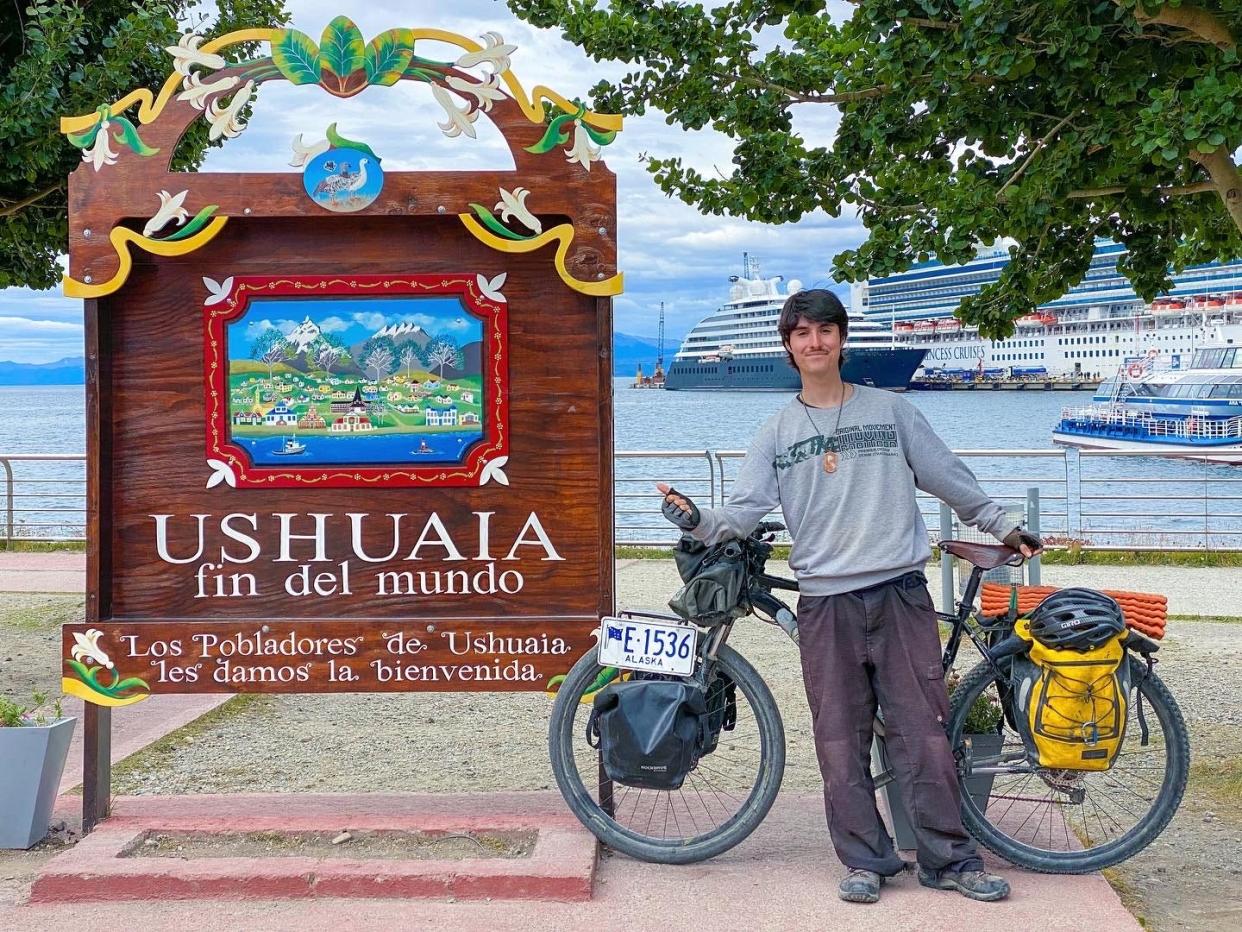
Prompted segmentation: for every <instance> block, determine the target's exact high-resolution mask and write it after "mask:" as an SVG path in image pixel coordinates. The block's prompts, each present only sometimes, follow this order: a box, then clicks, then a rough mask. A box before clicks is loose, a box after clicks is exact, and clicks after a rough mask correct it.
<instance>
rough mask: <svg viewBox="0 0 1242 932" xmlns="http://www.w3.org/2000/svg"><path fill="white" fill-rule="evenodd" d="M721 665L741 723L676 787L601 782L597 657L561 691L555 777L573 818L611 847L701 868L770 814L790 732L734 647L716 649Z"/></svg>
mask: <svg viewBox="0 0 1242 932" xmlns="http://www.w3.org/2000/svg"><path fill="white" fill-rule="evenodd" d="M715 664H716V667H715V668H716V669H718V670H719V671H720V672H723V673H725V674H727V675H728V676H729V677H730V678H731V679H732V680H733V682H734V683H736V684H737V689H736V702H737V721H736V724H735V725H734V727H733V728H732V729H731V730H727V731H723V732H721V735H720V742H719V744H718V745H717V747H716V749H715V750H714V751H712V752H711V753H710V754H708V755H706V756H704V757H703V758H702V759H701V760H700V761H699V763H698V764H697V765H696V767H695V768H694V770H693V771H691V772H690V774H689V775H688V776H687V777H686V781H685V783H683V784H682V786H681V788H680V789H678V790H651V789H638V788H635V787H629V786H623V785H621V784H616V783H610V782H608V781H606V780H605V779H604V776H603V774H602V771H601V768H600V763H599V752H598V751H597V750H596V749H595V748H592V747H591V746H590V745H589V744H588V743H587V720H588V718H589V717H590V714H591V708H592V700H591V698H590V697H589V696H586V691H587V689H588V688H590V686H591V685H592V684H593V683H594V682H595V680H596V677H597V676H598V675H599V673H600V671H601V670H602V667H600V666H599V664H597V663H596V662H595V651H594V650H592V651H590V652H589V653H588V654H587V655H586V656H584V657H583V658H582V659H581V660H579V661H578V662H577V663H576V664H575V665H574V667H573V669H572V670H570V671H569V674H568V675H567V676H566V678H565V680H564V682H563V683H562V684H561V688H560V691H559V692H558V693H557V695H556V701H555V702H554V703H553V705H552V720H551V723H550V725H549V730H548V752H549V755H550V757H551V762H552V772H553V774H554V775H555V776H556V783H557V786H558V787H559V788H560V791H561V795H562V796H564V797H565V802H566V803H567V804H568V805H569V808H570V809H571V810H572V811H573V813H574V815H576V816H577V817H578V819H579V820H580V821H581V822H582V824H583V825H585V826H586V827H587V828H588V829H590V831H591V832H592V833H593V834H594V835H595V837H596V838H598V839H599V840H600V841H602V842H603V843H604V844H606V845H608V846H609V847H610V848H613V849H614V850H616V851H620V852H622V853H624V854H628V855H630V856H631V857H634V858H638V859H639V860H642V861H652V862H655V863H658V864H689V863H692V862H695V861H703V860H706V859H707V858H712V857H715V856H716V855H718V854H720V853H721V852H724V851H727V850H728V849H730V848H732V847H733V846H734V845H736V844H737V843H738V842H740V841H742V840H743V839H744V838H746V837H747V836H748V835H749V834H750V833H751V832H753V831H754V830H755V828H756V827H757V826H758V825H759V823H760V822H762V821H763V818H764V816H766V815H767V814H768V810H769V809H771V808H772V803H773V802H774V801H775V800H776V794H777V791H778V790H780V787H781V778H782V777H783V776H784V772H785V729H784V726H783V725H782V723H781V717H780V712H779V710H778V709H777V707H776V700H775V699H773V698H772V693H771V691H770V690H769V689H768V687H767V684H766V683H764V681H763V679H762V678H761V677H760V676H759V674H758V672H757V671H756V670H755V668H754V667H752V666H751V665H750V664H749V663H748V662H747V661H746V660H745V659H743V657H742V656H741V654H739V653H737V651H735V650H733V649H732V648H731V647H729V646H728V645H723V646H722V647H721V648H720V649H719V651H718V652H717V658H716V661H715ZM718 698H719V699H720V701H723V698H722V697H718ZM708 711H709V713H710V712H711V711H712V710H711V709H709V710H708Z"/></svg>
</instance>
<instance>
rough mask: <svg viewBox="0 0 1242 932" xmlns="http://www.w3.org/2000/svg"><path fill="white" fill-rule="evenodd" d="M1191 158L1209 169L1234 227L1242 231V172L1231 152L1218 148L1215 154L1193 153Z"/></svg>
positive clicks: (1221, 147)
mask: <svg viewBox="0 0 1242 932" xmlns="http://www.w3.org/2000/svg"><path fill="white" fill-rule="evenodd" d="M1190 157H1191V159H1192V160H1194V161H1196V162H1198V163H1199V164H1200V165H1202V166H1203V167H1204V168H1206V169H1207V173H1208V174H1209V175H1210V176H1211V177H1212V183H1213V186H1214V188H1215V190H1216V192H1217V193H1218V194H1219V195H1220V199H1221V201H1222V202H1223V203H1224V205H1225V210H1226V211H1228V212H1229V217H1230V218H1231V219H1232V220H1233V223H1234V226H1236V227H1237V228H1238V230H1239V231H1242V172H1239V171H1238V166H1237V165H1235V164H1234V161H1233V158H1232V157H1231V156H1230V154H1229V150H1228V149H1226V148H1225V147H1224V146H1217V147H1216V151H1215V152H1210V153H1207V154H1204V153H1202V152H1192V153H1191V154H1190Z"/></svg>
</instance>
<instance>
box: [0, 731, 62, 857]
mask: <svg viewBox="0 0 1242 932" xmlns="http://www.w3.org/2000/svg"><path fill="white" fill-rule="evenodd" d="M75 721H76V719H72V718H65V719H61V720H60V721H59V722H57V723H56V724H54V725H47V726H45V727H29V728H0V848H29V847H30V846H31V845H34V844H35V843H37V842H38V841H40V840H41V839H42V838H43V836H44V835H46V834H47V829H48V826H49V825H50V824H51V821H52V806H53V805H55V803H56V791H57V789H58V788H59V786H60V777H61V774H62V773H63V772H64V769H65V758H66V757H68V756H69V740H70V739H71V738H72V737H73V724H74V722H75Z"/></svg>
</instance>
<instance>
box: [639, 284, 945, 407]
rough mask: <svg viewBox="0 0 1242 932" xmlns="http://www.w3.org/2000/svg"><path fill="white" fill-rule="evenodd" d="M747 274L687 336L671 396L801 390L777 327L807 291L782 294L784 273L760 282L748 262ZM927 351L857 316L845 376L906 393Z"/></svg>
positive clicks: (669, 382)
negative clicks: (790, 302)
mask: <svg viewBox="0 0 1242 932" xmlns="http://www.w3.org/2000/svg"><path fill="white" fill-rule="evenodd" d="M745 270H746V273H747V275H746V276H733V277H731V278H730V279H729V281H730V282H731V283H732V286H731V287H730V289H729V300H728V301H727V302H726V303H725V304H724V305H723V306H722V307H721V308H720V309H718V310H717V311H716V312H715V313H713V314H710V315H708V316H707V317H705V318H703V320H701V321H699V322H698V324H696V325H695V327H694V329H692V330H691V331H690V333H688V334H687V335H686V339H685V340H684V341H683V342H682V344H681V349H679V350H678V351H677V355H676V356H674V357H673V361H672V364H671V365H670V366H669V368H668V372H667V373H666V374H665V379H664V388H665V390H666V391H675V390H678V389H681V390H704V391H706V390H716V389H726V390H741V391H797V390H798V389H799V388H801V385H802V383H801V381H800V380H799V378H798V370H797V369H795V368H794V367H793V366H791V365H790V364H789V360H788V358H787V356H786V354H785V347H784V345H783V344H782V343H781V338H780V334H779V333H778V332H777V330H776V323H777V320H778V319H779V318H780V313H781V306H782V305H783V304H784V303H785V299H786V298H788V297H789V296H790V295H791V294H793V293H795V292H797V291H801V290H802V283H801V282H799V281H797V280H794V281H790V282H789V283H788V286H787V287H785V289H784V290H782V287H781V285H782V279H781V278H780V276H777V277H776V278H761V277H759V275H758V271H757V269H756V268H755V266H754V263H753V261H752V260H750V259H747V260H745ZM748 276H753V277H748ZM924 352H925V351H924V350H922V349H916V348H913V347H909V346H894V345H893V331H892V329H891V328H890V327H888V326H886V325H884V324H883V323H879V322H876V321H874V320H870V319H868V318H866V317H864V316H863V315H862V314H855V313H852V312H851V313H850V330H849V338H848V340H847V342H846V344H845V363H844V364H843V366H842V367H841V376H842V378H844V379H845V381H847V382H853V383H855V384H856V385H871V386H874V387H875V388H886V389H891V390H893V391H903V390H904V389H905V388H906V386H907V385H908V384H909V382H910V376H911V375H913V374H914V370H915V369H917V368H918V366H919V364H920V363H921V362H922V361H923V354H924Z"/></svg>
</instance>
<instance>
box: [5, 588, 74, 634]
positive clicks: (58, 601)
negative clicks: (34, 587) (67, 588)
mask: <svg viewBox="0 0 1242 932" xmlns="http://www.w3.org/2000/svg"><path fill="white" fill-rule="evenodd" d="M85 617H86V600H85V599H83V598H82V596H80V595H54V594H47V593H33V592H32V593H25V592H14V593H7V594H5V595H0V629H4V628H10V629H23V630H27V631H55V630H56V629H57V628H59V627H60V626H61V625H69V624H75V623H79V622H81V621H83V620H84V619H85Z"/></svg>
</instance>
